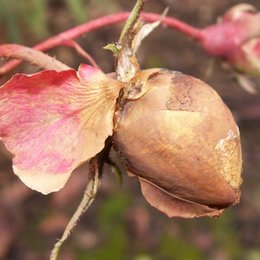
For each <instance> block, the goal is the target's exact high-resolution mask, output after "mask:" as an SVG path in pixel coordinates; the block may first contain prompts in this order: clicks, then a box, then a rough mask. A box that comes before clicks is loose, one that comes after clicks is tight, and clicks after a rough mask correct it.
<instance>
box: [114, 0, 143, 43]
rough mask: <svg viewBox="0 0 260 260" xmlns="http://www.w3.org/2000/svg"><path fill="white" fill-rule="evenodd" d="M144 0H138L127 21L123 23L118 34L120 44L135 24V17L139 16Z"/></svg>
mask: <svg viewBox="0 0 260 260" xmlns="http://www.w3.org/2000/svg"><path fill="white" fill-rule="evenodd" d="M144 2H145V0H138V1H137V2H136V4H135V6H134V8H133V10H132V11H131V13H130V15H129V16H128V18H127V21H126V23H125V26H124V28H123V30H122V32H121V34H120V37H119V41H118V43H119V44H122V43H123V41H124V39H125V38H126V37H129V36H128V33H129V32H130V31H131V30H132V29H133V26H134V25H135V23H136V21H137V19H138V18H139V17H140V13H141V12H142V9H143V6H144Z"/></svg>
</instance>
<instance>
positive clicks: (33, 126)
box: [0, 65, 121, 194]
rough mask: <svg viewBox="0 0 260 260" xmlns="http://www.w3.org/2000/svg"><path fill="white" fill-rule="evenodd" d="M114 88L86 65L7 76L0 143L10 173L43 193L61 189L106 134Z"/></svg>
mask: <svg viewBox="0 0 260 260" xmlns="http://www.w3.org/2000/svg"><path fill="white" fill-rule="evenodd" d="M120 89H121V85H120V83H118V81H116V80H113V79H111V78H109V77H107V76H106V75H105V74H104V73H102V72H101V71H100V70H98V69H96V68H93V67H91V66H89V65H81V66H80V68H79V72H76V71H75V70H73V69H70V70H65V71H61V72H57V71H50V70H47V71H43V72H39V73H36V74H33V75H25V74H17V75H15V76H13V77H12V78H11V79H10V80H9V81H8V82H7V83H5V84H4V85H3V86H2V87H1V88H0V96H1V100H0V139H1V140H2V141H3V142H4V144H5V146H6V148H7V149H8V150H9V151H10V152H11V153H12V154H13V156H14V158H13V169H14V172H15V174H16V175H18V176H19V178H20V179H21V180H22V181H23V182H24V183H25V184H26V185H27V186H29V187H30V188H32V189H34V190H37V191H40V192H42V193H43V194H48V193H50V192H53V191H58V190H59V189H61V188H62V187H63V186H64V184H65V183H66V181H67V179H68V178H69V176H70V174H71V172H72V171H73V170H74V169H75V168H76V167H77V166H79V165H80V164H81V163H83V162H85V161H87V160H89V159H90V158H91V157H93V156H95V155H96V154H97V153H98V152H100V151H101V150H102V149H103V147H104V142H105V140H106V138H107V137H108V136H109V135H111V134H112V130H113V115H114V110H115V103H116V98H117V97H118V93H119V91H120Z"/></svg>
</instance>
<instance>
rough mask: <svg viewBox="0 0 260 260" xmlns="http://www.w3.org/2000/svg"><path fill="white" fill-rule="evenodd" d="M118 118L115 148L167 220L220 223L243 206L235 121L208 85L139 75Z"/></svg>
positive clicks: (157, 72)
mask: <svg viewBox="0 0 260 260" xmlns="http://www.w3.org/2000/svg"><path fill="white" fill-rule="evenodd" d="M132 84H133V86H134V87H133V88H132V90H133V91H132V92H134V91H136V93H138V90H140V89H142V90H144V91H143V93H142V94H137V98H131V99H128V100H126V102H124V105H122V106H121V108H120V109H119V110H118V112H117V116H116V118H115V119H116V123H117V125H116V128H115V130H114V135H113V142H114V147H115V149H116V150H117V151H118V153H119V155H120V156H121V159H122V161H123V162H124V164H125V166H126V168H127V171H128V172H129V173H130V175H134V176H137V177H138V178H139V180H140V183H141V189H142V193H143V195H144V197H145V198H146V199H147V201H148V202H149V203H150V204H151V205H153V206H154V207H156V208H157V209H159V210H160V211H162V212H164V213H165V214H167V215H168V216H169V217H173V216H179V217H186V218H191V217H200V216H218V215H220V214H221V213H222V211H223V209H224V208H226V207H228V206H229V205H232V204H235V203H237V202H238V201H239V197H240V191H239V186H240V184H241V177H240V174H241V147H240V137H239V130H238V127H237V125H236V123H235V121H234V118H233V116H232V114H231V112H230V110H229V109H228V108H227V106H226V105H225V104H224V103H223V101H222V100H221V98H220V97H219V95H218V94H217V93H216V92H215V91H214V90H213V89H212V88H211V87H210V86H208V85H207V84H206V83H204V82H202V81H200V80H198V79H196V78H194V77H191V76H187V75H184V74H181V73H179V72H171V71H167V70H162V69H150V70H144V71H141V72H140V73H139V74H137V76H136V77H135V79H134V81H133V82H132Z"/></svg>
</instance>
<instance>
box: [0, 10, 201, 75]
mask: <svg viewBox="0 0 260 260" xmlns="http://www.w3.org/2000/svg"><path fill="white" fill-rule="evenodd" d="M129 14H130V13H129V12H122V13H116V14H112V15H106V16H103V17H100V18H97V19H94V20H92V21H89V22H86V23H84V24H81V25H78V26H76V27H73V28H71V29H69V30H67V31H64V32H62V33H60V34H58V35H56V36H53V37H51V38H49V39H47V40H45V41H43V42H41V43H39V44H37V45H35V46H33V48H34V49H36V50H40V51H46V50H49V49H51V48H55V47H57V46H61V45H64V44H63V43H64V42H65V41H67V40H73V39H76V38H78V37H80V36H82V35H83V34H86V33H88V32H91V31H94V30H97V29H100V28H104V27H106V26H109V25H113V24H117V23H119V22H122V21H125V20H126V19H127V18H128V16H129ZM141 17H143V19H144V20H145V21H148V22H155V21H158V20H161V23H162V24H164V25H166V26H168V27H169V28H170V29H175V30H178V31H180V32H182V33H184V34H185V35H187V36H189V37H190V38H192V39H194V40H196V41H200V40H201V39H202V37H203V35H202V30H201V29H198V28H195V27H193V26H191V25H189V24H187V23H185V22H183V21H180V20H178V19H176V18H173V17H164V18H162V17H161V15H159V14H155V13H147V12H142V13H141ZM18 64H20V62H19V61H9V62H7V63H6V64H4V65H2V66H1V67H0V76H1V75H4V74H6V73H7V72H8V71H10V70H12V69H13V68H15V67H16V66H17V65H18Z"/></svg>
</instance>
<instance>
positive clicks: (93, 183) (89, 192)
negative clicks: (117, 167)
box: [50, 158, 100, 260]
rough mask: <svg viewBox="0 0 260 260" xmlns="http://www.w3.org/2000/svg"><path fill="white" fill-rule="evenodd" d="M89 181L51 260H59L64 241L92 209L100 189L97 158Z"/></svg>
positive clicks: (90, 169)
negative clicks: (82, 217) (85, 213)
mask: <svg viewBox="0 0 260 260" xmlns="http://www.w3.org/2000/svg"><path fill="white" fill-rule="evenodd" d="M89 175H90V178H89V181H88V183H87V186H86V189H85V191H84V195H83V198H82V200H81V202H80V204H79V206H78V208H77V210H76V211H75V213H74V214H73V216H72V218H71V219H70V221H69V223H68V225H67V226H66V228H65V230H64V232H63V235H62V237H61V238H60V239H59V240H58V242H57V243H56V244H55V245H54V247H53V249H52V251H51V256H50V260H57V259H58V256H59V251H60V248H61V246H62V244H63V243H64V241H65V240H66V239H67V238H68V237H69V236H70V234H71V232H72V230H73V228H74V227H75V226H76V224H77V222H78V220H79V218H80V217H81V215H82V214H83V213H84V212H85V211H86V210H87V209H88V208H89V207H90V205H91V204H92V202H93V201H94V199H95V197H96V194H97V192H98V189H99V187H100V172H99V165H98V160H97V158H93V159H91V161H90V163H89Z"/></svg>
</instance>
